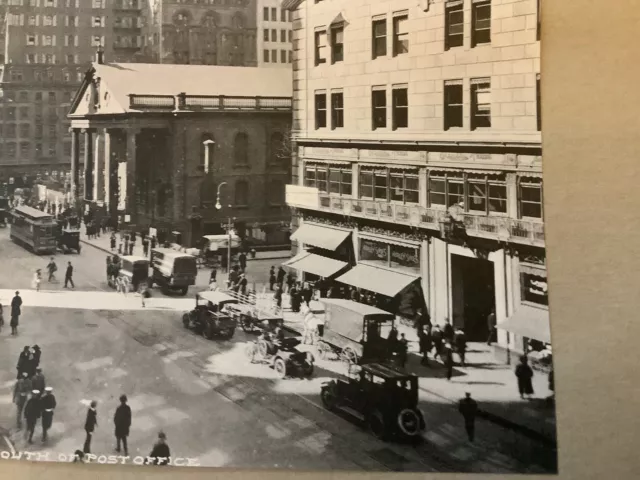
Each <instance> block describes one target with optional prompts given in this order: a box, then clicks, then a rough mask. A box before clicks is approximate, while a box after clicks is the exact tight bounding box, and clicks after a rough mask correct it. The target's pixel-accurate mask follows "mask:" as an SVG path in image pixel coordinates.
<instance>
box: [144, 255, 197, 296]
mask: <svg viewBox="0 0 640 480" xmlns="http://www.w3.org/2000/svg"><path fill="white" fill-rule="evenodd" d="M151 266H152V268H153V272H152V274H151V278H150V279H149V282H150V287H153V285H154V284H156V285H158V286H160V288H161V289H162V292H163V293H165V294H166V293H168V292H169V291H176V290H177V291H178V292H179V293H180V295H186V294H187V292H188V291H189V286H190V285H195V284H196V276H197V274H198V266H197V264H196V257H194V256H193V255H189V254H187V253H183V252H179V251H176V250H172V249H170V248H154V249H152V250H151Z"/></svg>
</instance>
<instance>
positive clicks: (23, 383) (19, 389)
mask: <svg viewBox="0 0 640 480" xmlns="http://www.w3.org/2000/svg"><path fill="white" fill-rule="evenodd" d="M31 390H32V388H31V380H29V377H28V375H27V372H22V375H21V376H20V379H19V380H18V381H17V382H16V384H15V386H14V387H13V403H15V404H16V408H17V412H16V417H17V426H18V428H22V414H23V412H24V406H25V405H26V403H27V398H28V397H29V392H30V391H31Z"/></svg>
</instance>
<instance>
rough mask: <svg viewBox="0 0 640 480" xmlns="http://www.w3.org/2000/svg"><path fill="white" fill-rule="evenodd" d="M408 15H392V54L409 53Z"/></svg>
mask: <svg viewBox="0 0 640 480" xmlns="http://www.w3.org/2000/svg"><path fill="white" fill-rule="evenodd" d="M408 25H409V16H408V15H406V14H404V15H396V16H394V17H393V56H394V57H396V56H398V55H403V54H405V53H409V30H408Z"/></svg>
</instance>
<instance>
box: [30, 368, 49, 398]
mask: <svg viewBox="0 0 640 480" xmlns="http://www.w3.org/2000/svg"><path fill="white" fill-rule="evenodd" d="M46 386H47V385H46V382H45V379H44V374H43V373H42V369H41V368H36V373H35V374H34V375H33V377H31V388H32V390H40V391H41V392H44V391H45V387H46Z"/></svg>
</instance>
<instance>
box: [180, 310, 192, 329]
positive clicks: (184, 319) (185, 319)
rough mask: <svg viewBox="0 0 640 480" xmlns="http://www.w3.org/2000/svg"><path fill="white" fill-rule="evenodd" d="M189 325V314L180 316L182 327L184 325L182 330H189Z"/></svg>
mask: <svg viewBox="0 0 640 480" xmlns="http://www.w3.org/2000/svg"><path fill="white" fill-rule="evenodd" d="M190 323H191V320H190V319H189V314H188V313H185V314H184V315H182V325H184V328H189V324H190Z"/></svg>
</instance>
